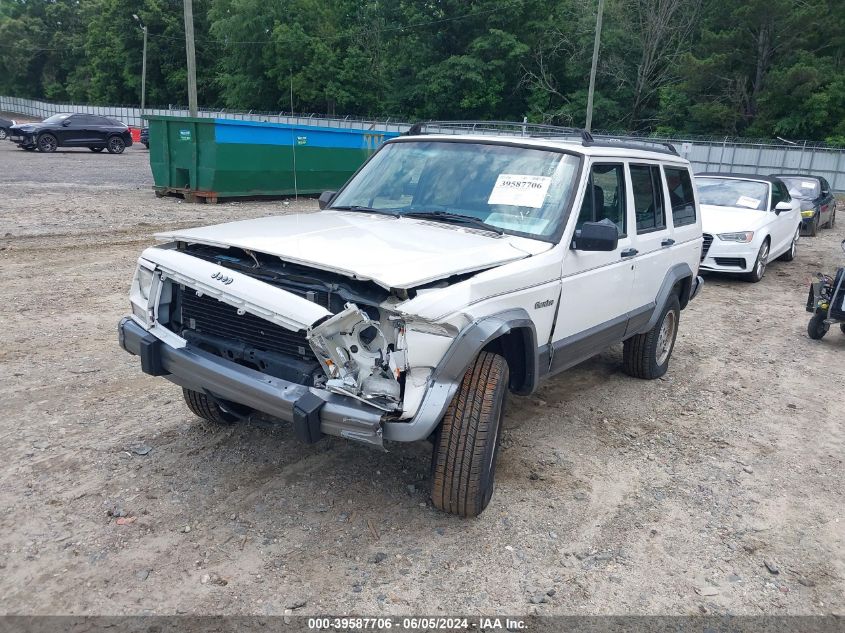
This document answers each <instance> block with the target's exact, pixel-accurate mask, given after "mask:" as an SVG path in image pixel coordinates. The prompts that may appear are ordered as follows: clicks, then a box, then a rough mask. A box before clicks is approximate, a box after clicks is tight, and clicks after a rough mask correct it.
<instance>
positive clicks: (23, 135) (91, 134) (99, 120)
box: [9, 114, 132, 154]
mask: <svg viewBox="0 0 845 633" xmlns="http://www.w3.org/2000/svg"><path fill="white" fill-rule="evenodd" d="M9 139H10V140H11V141H12V142H14V143H17V144H18V146H19V147H21V148H22V149H27V150H34V149H37V150H38V151H39V152H55V151H56V148H57V147H87V148H88V149H90V150H91V151H92V152H101V151H103V150H104V149H107V150H108V151H109V153H111V154H120V153H122V152H123V150H124V149H126V148H127V147H129V146H130V145H132V135H131V134H130V133H129V128H128V127H126V125H124V124H123V123H121V122H120V121H116V120H114V119H110V118H108V117H104V116H97V115H94V114H54V115H53V116H51V117H49V118H47V119H44V120H43V121H42V122H41V123H21V124H20V125H13V126H12V128H11V130H10V131H9Z"/></svg>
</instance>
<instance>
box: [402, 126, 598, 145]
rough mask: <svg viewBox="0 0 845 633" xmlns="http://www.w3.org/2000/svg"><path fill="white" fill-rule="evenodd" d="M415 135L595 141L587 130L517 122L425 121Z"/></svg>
mask: <svg viewBox="0 0 845 633" xmlns="http://www.w3.org/2000/svg"><path fill="white" fill-rule="evenodd" d="M407 134H408V135H415V134H494V135H496V136H500V135H507V136H522V137H526V138H563V137H569V138H573V137H574V138H577V139H579V140H580V141H581V142H583V143H588V142H591V141H592V140H593V137H592V136H591V135H590V133H589V132H588V131H587V130H583V129H581V128H576V127H561V126H558V125H544V124H541V123H528V122H522V123H519V122H516V121H425V122H419V123H415V124H414V125H412V126H411V128H410V129H409V130H408V132H407Z"/></svg>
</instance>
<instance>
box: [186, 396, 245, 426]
mask: <svg viewBox="0 0 845 633" xmlns="http://www.w3.org/2000/svg"><path fill="white" fill-rule="evenodd" d="M182 396H183V397H184V398H185V404H187V405H188V408H189V409H190V410H191V413H193V414H194V415H196V416H197V417H200V418H202V419H203V420H206V421H208V422H211V423H212V424H218V425H221V426H226V425H229V424H234V423H235V422H237V421H238V420H241V419H243V418H244V417H246V416H247V415H248V414H249V412H250V410H249V408H248V407H244V406H242V405H236V404H233V403H228V402H227V403H225V404H224V406H225V409H224V408H223V407H221V406H220V403H219V402H218V401H216V400H214V399H212V398H210V397H209V396H207V395H206V394H204V393H200V392H199V391H193V390H192V389H186V388H184V387H182Z"/></svg>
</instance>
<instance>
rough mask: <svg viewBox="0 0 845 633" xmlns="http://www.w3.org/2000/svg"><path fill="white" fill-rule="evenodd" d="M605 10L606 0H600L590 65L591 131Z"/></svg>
mask: <svg viewBox="0 0 845 633" xmlns="http://www.w3.org/2000/svg"><path fill="white" fill-rule="evenodd" d="M603 12H604V0H599V10H598V13H597V14H596V39H595V41H594V42H593V65H592V66H591V67H590V90H589V92H587V124H586V125H585V126H584V128H585V129H586V130H587V131H588V132H589V131H590V128H591V126H592V125H593V92H595V89H596V66H597V65H598V62H599V44H600V42H601V18H602V13H603Z"/></svg>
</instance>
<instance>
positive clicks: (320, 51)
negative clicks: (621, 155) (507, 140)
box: [0, 0, 845, 143]
mask: <svg viewBox="0 0 845 633" xmlns="http://www.w3.org/2000/svg"><path fill="white" fill-rule="evenodd" d="M597 3H598V0H555V1H554V2H551V1H544V2H543V1H540V0H387V1H386V0H284V1H283V2H280V1H275V2H274V1H272V0H271V1H270V2H268V1H267V0H194V20H195V34H196V52H197V74H198V77H197V83H198V93H199V95H198V96H199V103H200V104H202V105H206V106H213V107H225V108H228V109H232V110H259V111H292V110H293V111H297V112H319V113H326V114H352V115H360V116H372V117H385V116H394V117H401V118H402V119H405V120H422V119H503V120H521V119H522V117H523V116H527V117H528V119H529V120H530V121H533V122H545V123H556V124H564V125H578V126H580V125H583V123H584V118H585V111H586V101H587V85H588V77H589V70H590V60H591V56H592V48H593V37H594V29H595V19H596V11H597ZM843 9H845V7H843V6H842V4H841V2H835V1H834V0H740V1H736V2H733V1H728V2H725V1H724V0H606V5H605V10H604V26H603V30H602V34H601V51H600V55H599V64H598V71H597V79H596V94H595V105H594V116H593V127H594V129H602V130H612V131H629V132H631V131H637V132H644V133H659V134H703V135H731V136H735V135H742V136H751V137H774V136H780V137H784V138H800V139H811V140H826V141H829V142H835V143H845V10H843ZM133 16H137V17H133ZM141 24H144V25H146V27H147V28H148V33H149V39H148V64H147V69H148V70H147V72H148V74H147V104H149V105H157V106H161V105H164V106H166V105H168V104H185V103H186V102H187V95H186V72H185V45H184V22H183V17H182V2H181V0H4V1H3V2H2V3H0V94H7V95H12V96H20V97H33V98H44V99H48V100H53V101H73V102H78V103H91V104H102V105H112V104H124V105H125V104H138V103H139V101H140V83H141V61H142V60H141V47H142V31H141V28H140V26H141Z"/></svg>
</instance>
